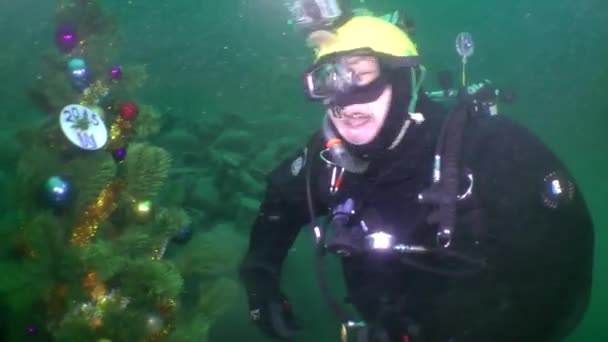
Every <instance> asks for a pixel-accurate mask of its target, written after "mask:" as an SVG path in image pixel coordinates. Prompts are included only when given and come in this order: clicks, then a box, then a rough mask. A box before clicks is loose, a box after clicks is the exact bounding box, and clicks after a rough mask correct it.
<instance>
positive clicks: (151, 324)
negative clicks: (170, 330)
mask: <svg viewBox="0 0 608 342" xmlns="http://www.w3.org/2000/svg"><path fill="white" fill-rule="evenodd" d="M164 326H165V322H164V320H163V318H162V317H161V316H160V315H159V314H157V313H149V314H148V316H147V317H146V334H147V335H148V336H152V335H158V334H160V333H161V332H162V331H163V328H164Z"/></svg>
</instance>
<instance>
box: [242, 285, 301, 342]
mask: <svg viewBox="0 0 608 342" xmlns="http://www.w3.org/2000/svg"><path fill="white" fill-rule="evenodd" d="M249 315H250V317H251V320H252V321H254V322H255V323H256V325H257V326H258V327H259V328H260V329H261V330H262V332H263V333H264V334H266V335H267V336H269V337H271V338H273V339H278V340H289V339H291V338H292V337H293V336H294V335H295V333H296V331H297V330H298V329H299V327H298V325H297V323H296V319H295V316H294V314H293V311H292V308H291V304H290V303H289V301H288V300H287V297H285V295H283V294H281V295H278V296H275V297H274V298H257V296H256V295H255V294H252V295H250V296H249Z"/></svg>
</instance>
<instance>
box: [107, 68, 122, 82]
mask: <svg viewBox="0 0 608 342" xmlns="http://www.w3.org/2000/svg"><path fill="white" fill-rule="evenodd" d="M121 77H122V68H121V67H120V66H119V65H115V66H113V67H112V69H110V78H111V79H113V80H118V79H120V78H121Z"/></svg>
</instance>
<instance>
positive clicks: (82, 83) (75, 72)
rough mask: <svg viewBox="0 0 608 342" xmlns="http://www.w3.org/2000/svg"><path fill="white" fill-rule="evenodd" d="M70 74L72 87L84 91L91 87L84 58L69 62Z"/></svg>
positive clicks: (73, 59)
mask: <svg viewBox="0 0 608 342" xmlns="http://www.w3.org/2000/svg"><path fill="white" fill-rule="evenodd" d="M68 74H69V76H70V81H71V82H72V85H73V86H74V87H75V88H76V89H78V90H80V91H83V90H85V89H86V88H87V87H88V86H89V81H88V77H89V72H88V68H87V64H86V63H85V61H84V60H83V59H82V58H72V59H70V60H69V61H68Z"/></svg>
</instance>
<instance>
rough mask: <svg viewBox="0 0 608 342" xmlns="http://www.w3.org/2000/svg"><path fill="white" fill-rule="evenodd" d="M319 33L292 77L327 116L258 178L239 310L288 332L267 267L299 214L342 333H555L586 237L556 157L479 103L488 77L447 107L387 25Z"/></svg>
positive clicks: (586, 293) (574, 307)
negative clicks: (304, 66)
mask: <svg viewBox="0 0 608 342" xmlns="http://www.w3.org/2000/svg"><path fill="white" fill-rule="evenodd" d="M303 1H304V2H307V3H308V2H314V3H318V2H320V1H319V0H317V1H316V2H315V1H312V0H310V1H308V0H303ZM308 5H310V4H308ZM319 12H320V11H319ZM317 29H318V30H317V31H315V30H314V29H313V30H310V31H309V32H307V34H310V37H311V39H312V40H313V41H315V43H316V50H315V52H316V59H315V63H314V64H313V65H312V66H311V67H310V68H309V69H308V70H307V71H306V72H305V73H304V77H303V78H304V88H305V92H306V95H307V96H308V97H309V98H310V99H311V100H313V101H317V102H319V103H321V104H322V105H323V107H324V109H325V112H326V115H325V116H324V118H323V120H322V124H321V128H320V130H319V131H318V132H316V133H315V134H314V135H313V136H312V138H311V140H310V141H309V143H308V144H307V145H306V146H304V147H303V148H302V150H301V151H298V152H297V153H296V154H294V155H293V156H292V157H291V158H288V159H287V160H285V161H284V162H282V163H281V164H280V165H279V166H278V167H277V168H276V169H275V170H274V171H272V172H271V173H270V174H269V176H268V179H267V182H268V184H267V190H266V194H265V198H264V201H263V202H262V204H261V206H260V209H259V214H258V216H257V218H256V219H255V222H254V223H253V227H252V229H251V235H250V244H249V248H248V251H247V254H246V256H245V258H244V260H243V262H242V264H241V267H240V276H241V279H242V281H243V283H244V285H245V289H246V291H247V295H248V299H249V307H250V316H251V319H252V320H253V321H254V322H255V323H256V324H257V325H258V326H259V327H260V329H262V331H263V332H264V333H265V334H266V335H268V336H270V337H272V338H274V339H278V340H289V339H291V338H293V337H294V336H295V334H296V332H297V330H298V329H299V326H298V324H297V320H296V316H297V315H296V312H297V308H295V310H292V308H291V305H290V304H289V302H288V299H287V298H288V297H287V296H286V294H284V293H283V292H282V291H281V285H280V275H281V267H282V264H283V261H284V259H285V258H286V257H287V254H288V251H289V250H290V248H291V246H292V244H293V243H294V240H295V239H296V237H297V236H298V234H299V233H300V230H301V228H302V227H304V226H306V225H310V227H311V228H310V230H311V233H312V236H313V240H314V242H315V244H316V245H315V247H316V251H317V257H316V260H315V262H314V263H312V262H311V269H313V265H314V266H315V267H316V271H317V272H318V274H319V282H320V285H321V290H322V293H323V295H324V297H325V299H326V300H327V301H328V304H329V306H330V307H331V309H332V310H333V311H334V312H335V313H336V315H337V316H338V318H339V320H340V322H341V323H342V327H341V333H342V339H343V341H347V340H356V341H370V342H374V341H391V342H392V341H395V342H397V341H399V342H404V341H409V342H487V341H494V342H500V341H505V342H506V341H509V342H511V341H535V342H539V341H554V340H559V339H560V338H563V337H565V336H566V335H568V334H569V333H570V332H571V331H572V329H574V327H575V326H576V325H577V324H578V322H579V321H580V320H581V318H582V316H583V315H584V312H585V311H586V308H587V306H588V302H589V298H590V291H591V280H592V266H593V265H592V264H593V252H594V232H593V224H592V220H591V217H590V214H589V212H588V209H587V206H586V203H585V200H584V198H583V197H582V194H581V192H580V191H578V189H577V184H576V181H575V180H574V179H573V177H572V175H571V174H570V172H569V171H568V169H567V167H566V166H565V165H564V164H563V163H562V162H561V161H560V160H559V158H558V157H557V156H556V155H555V154H554V153H553V152H552V151H551V150H550V149H549V148H548V147H546V146H545V145H544V144H543V143H542V142H541V140H540V139H539V138H537V137H536V136H535V135H534V134H533V133H531V132H530V131H528V130H527V129H526V128H524V127H523V126H521V125H519V124H518V123H516V122H514V121H513V120H511V119H509V118H507V117H504V116H502V115H494V114H495V113H493V112H492V111H488V110H485V109H487V108H488V107H487V106H485V104H486V103H487V102H488V101H487V100H486V99H487V98H488V94H490V95H491V94H495V92H493V91H489V90H488V87H487V86H488V84H487V83H484V84H483V85H482V86H479V87H473V88H471V87H462V88H461V89H459V91H458V92H456V93H457V95H456V96H457V98H456V103H455V104H454V105H453V106H451V107H450V108H448V107H447V106H446V105H444V104H442V103H439V102H438V101H435V100H433V99H432V98H431V97H430V96H429V95H427V93H425V92H424V91H422V86H421V84H422V81H423V79H424V74H425V69H424V67H423V65H422V64H421V60H420V56H419V54H418V50H417V48H416V46H415V45H414V44H413V42H412V41H411V39H410V37H409V36H408V35H407V34H406V33H405V32H404V31H403V30H402V29H400V28H399V27H398V26H396V25H394V24H393V23H390V22H387V21H386V20H383V19H381V18H376V17H372V16H349V17H347V19H344V18H341V20H340V21H339V24H337V25H336V26H335V27H333V28H328V25H327V22H323V23H321V25H320V26H319V27H318V28H317ZM319 33H322V34H319ZM465 38H466V37H465ZM464 41H465V46H466V45H467V44H469V43H471V42H470V41H469V42H467V41H466V39H465V40H464ZM326 255H334V256H336V257H338V258H340V260H341V264H342V270H343V277H344V281H345V285H346V290H347V292H348V293H347V296H346V299H345V300H344V301H339V300H336V299H335V298H334V297H333V296H332V295H331V294H330V293H329V291H328V287H327V284H326V283H327V281H326V279H325V275H324V267H323V259H322V258H323V256H326ZM346 305H349V306H350V307H351V308H353V309H354V310H351V311H355V312H356V318H355V315H352V314H350V313H349V311H348V310H346V309H345V308H344V306H346Z"/></svg>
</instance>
